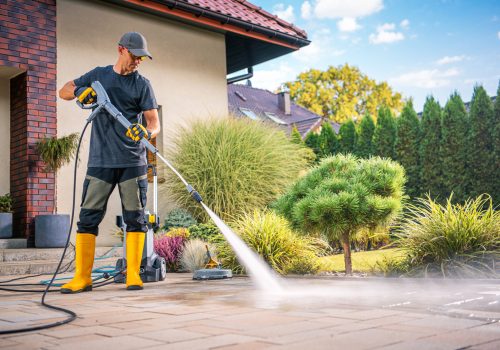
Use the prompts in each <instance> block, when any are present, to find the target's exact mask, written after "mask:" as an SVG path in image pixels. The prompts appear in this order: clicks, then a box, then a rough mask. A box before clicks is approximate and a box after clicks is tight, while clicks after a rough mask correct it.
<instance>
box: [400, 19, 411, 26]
mask: <svg viewBox="0 0 500 350" xmlns="http://www.w3.org/2000/svg"><path fill="white" fill-rule="evenodd" d="M399 26H400V27H401V28H403V29H408V27H409V26H410V21H409V20H408V19H406V18H405V19H404V20H402V21H401V23H399Z"/></svg>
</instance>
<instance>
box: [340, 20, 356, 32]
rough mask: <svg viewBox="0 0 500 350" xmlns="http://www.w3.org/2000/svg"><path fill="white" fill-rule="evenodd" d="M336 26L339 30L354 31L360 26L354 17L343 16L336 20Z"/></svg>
mask: <svg viewBox="0 0 500 350" xmlns="http://www.w3.org/2000/svg"><path fill="white" fill-rule="evenodd" d="M337 28H338V29H339V30H340V31H341V32H354V31H356V30H358V29H360V28H361V26H360V25H359V24H358V23H357V22H356V18H353V17H344V18H342V19H341V20H340V21H338V22H337Z"/></svg>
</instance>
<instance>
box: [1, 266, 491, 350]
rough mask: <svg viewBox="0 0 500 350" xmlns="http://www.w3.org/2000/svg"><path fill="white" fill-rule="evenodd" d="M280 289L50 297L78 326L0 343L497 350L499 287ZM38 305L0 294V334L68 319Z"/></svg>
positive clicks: (335, 282) (243, 284)
mask: <svg viewBox="0 0 500 350" xmlns="http://www.w3.org/2000/svg"><path fill="white" fill-rule="evenodd" d="M2 279H7V278H2ZM0 280H1V279H0ZM39 280H40V277H38V278H35V279H31V282H38V281H39ZM26 282H28V280H27V281H26ZM283 283H284V284H285V286H284V291H283V292H282V293H275V294H272V293H271V294H269V293H263V292H260V291H258V290H256V289H255V287H254V284H253V283H252V280H251V279H249V278H243V277H238V278H233V279H230V280H221V281H204V282H199V281H193V280H192V279H191V274H168V276H167V280H166V281H164V282H159V283H150V284H147V285H146V286H145V289H144V290H142V291H126V290H125V289H124V286H123V285H119V284H111V285H108V286H104V287H102V288H97V289H94V291H92V292H90V293H81V294H75V295H62V294H59V293H51V294H50V295H49V296H48V297H47V302H48V303H50V304H53V305H56V306H62V307H65V308H69V309H71V310H73V311H75V312H76V313H77V314H78V318H77V319H76V320H75V321H73V322H72V323H70V324H67V325H63V326H60V327H56V328H51V329H47V330H41V331H37V332H31V333H24V334H12V335H3V336H0V349H23V350H24V349H73V350H76V349H92V350H98V349H106V350H111V349H120V350H126V349H141V348H148V349H151V350H156V349H190V350H193V349H301V350H303V349H311V350H312V349H337V348H338V349H379V348H384V349H483V350H486V349H500V323H499V320H500V283H499V282H498V281H493V280H471V281H444V280H417V279H409V280H406V279H376V278H358V279H353V278H332V277H329V278H288V279H286V281H283ZM39 299H40V295H38V294H32V293H10V292H5V291H0V329H2V330H6V329H12V328H19V327H23V326H33V325H38V324H45V323H48V322H53V321H57V320H61V319H62V317H61V314H60V313H58V312H55V311H51V310H48V309H46V308H42V307H41V306H40V305H39Z"/></svg>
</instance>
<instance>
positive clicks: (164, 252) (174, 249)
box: [153, 235, 186, 271]
mask: <svg viewBox="0 0 500 350" xmlns="http://www.w3.org/2000/svg"><path fill="white" fill-rule="evenodd" d="M185 241H186V238H184V237H182V236H175V237H169V236H164V235H162V236H156V237H155V238H154V240H153V246H154V250H155V252H156V254H158V255H159V256H161V257H163V258H165V260H166V263H167V269H168V270H169V271H178V270H179V260H180V257H181V254H182V250H183V249H184V243H185Z"/></svg>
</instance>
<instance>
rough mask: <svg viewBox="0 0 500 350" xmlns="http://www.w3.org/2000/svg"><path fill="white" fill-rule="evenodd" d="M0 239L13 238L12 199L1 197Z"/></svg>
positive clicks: (8, 195) (7, 196)
mask: <svg viewBox="0 0 500 350" xmlns="http://www.w3.org/2000/svg"><path fill="white" fill-rule="evenodd" d="M0 238H12V197H11V196H10V194H9V193H7V194H5V195H4V196H0Z"/></svg>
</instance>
